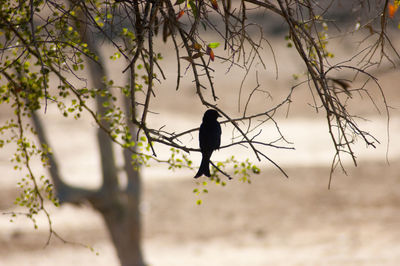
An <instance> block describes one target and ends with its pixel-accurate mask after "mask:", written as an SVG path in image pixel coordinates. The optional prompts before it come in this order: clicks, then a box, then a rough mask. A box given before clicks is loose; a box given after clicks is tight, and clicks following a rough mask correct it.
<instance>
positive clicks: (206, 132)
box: [194, 109, 221, 178]
mask: <svg viewBox="0 0 400 266" xmlns="http://www.w3.org/2000/svg"><path fill="white" fill-rule="evenodd" d="M218 117H221V116H220V115H219V114H218V112H217V111H216V110H214V109H209V110H207V111H206V112H205V113H204V116H203V123H201V125H200V132H199V142H200V151H201V154H202V159H201V164H200V168H199V171H198V172H197V174H196V175H195V176H194V178H198V177H200V176H202V175H205V176H208V177H210V176H211V174H210V158H211V154H212V153H213V151H214V150H216V149H219V146H220V145H221V126H220V125H219V123H218V121H217V118H218Z"/></svg>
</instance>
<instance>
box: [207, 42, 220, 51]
mask: <svg viewBox="0 0 400 266" xmlns="http://www.w3.org/2000/svg"><path fill="white" fill-rule="evenodd" d="M219 45H220V43H219V42H210V43H209V44H208V45H207V46H208V47H210V48H211V49H214V48H217V47H218V46H219Z"/></svg>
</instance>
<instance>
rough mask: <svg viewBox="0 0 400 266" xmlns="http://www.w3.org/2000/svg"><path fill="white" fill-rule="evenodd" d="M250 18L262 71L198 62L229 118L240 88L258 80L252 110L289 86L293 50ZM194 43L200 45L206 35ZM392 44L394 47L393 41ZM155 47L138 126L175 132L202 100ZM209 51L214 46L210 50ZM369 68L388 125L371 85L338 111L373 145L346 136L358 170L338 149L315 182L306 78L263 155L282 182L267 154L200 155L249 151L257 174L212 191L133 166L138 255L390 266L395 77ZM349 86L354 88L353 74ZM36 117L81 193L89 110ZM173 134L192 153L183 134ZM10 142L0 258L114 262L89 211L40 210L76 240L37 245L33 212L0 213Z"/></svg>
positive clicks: (178, 260)
mask: <svg viewBox="0 0 400 266" xmlns="http://www.w3.org/2000/svg"><path fill="white" fill-rule="evenodd" d="M252 15H253V16H254V17H255V19H257V20H258V22H259V24H261V25H262V26H263V30H264V32H263V34H264V37H265V38H266V39H267V40H268V41H269V43H270V45H271V47H272V49H273V53H272V52H271V48H270V47H269V46H265V48H264V49H263V51H262V58H263V60H264V62H265V64H266V69H264V68H263V67H262V65H261V64H259V65H256V66H255V68H254V70H253V71H252V72H250V74H249V75H248V76H247V78H246V80H245V82H244V83H243V84H244V85H243V87H242V89H240V84H241V82H242V80H243V78H244V73H243V71H242V70H240V69H232V70H231V71H229V72H227V71H226V69H227V67H228V66H227V65H224V64H219V63H218V62H216V63H213V65H212V67H213V68H214V69H215V72H214V77H215V87H216V88H217V91H216V92H217V96H218V97H219V101H218V106H219V107H221V108H223V109H224V110H227V111H228V112H229V114H230V115H232V116H233V117H234V116H238V115H239V114H240V112H243V106H244V103H245V102H246V100H247V97H248V94H249V93H250V92H251V91H252V90H253V89H254V88H255V87H256V86H257V84H258V83H259V84H261V89H263V90H265V91H266V92H268V95H267V96H265V95H264V96H263V97H256V98H254V99H253V100H252V101H251V103H250V106H251V108H253V109H254V110H256V109H257V108H258V107H260V108H261V107H262V108H265V106H274V105H276V104H277V103H279V102H281V101H282V100H283V99H284V98H286V97H287V95H288V93H289V92H290V89H291V87H292V86H294V85H295V84H297V83H298V81H297V80H295V79H294V78H293V75H299V76H301V75H303V74H304V72H305V69H304V66H303V64H302V63H301V61H300V60H299V59H300V58H299V57H298V56H297V55H296V53H295V51H294V49H293V48H288V47H287V41H286V40H285V38H284V35H285V34H286V29H285V28H283V26H282V25H281V22H279V21H276V20H275V18H273V17H267V16H265V14H258V13H257V14H252ZM344 18H345V16H344ZM344 23H345V21H344ZM350 26H351V25H349V27H350ZM338 35H339V36H340V34H338ZM397 35H398V34H397ZM393 36H394V35H393ZM358 37H359V36H357V34H356V33H355V34H354V35H346V36H340V37H338V38H335V39H332V40H330V44H329V46H330V47H332V51H333V52H334V53H335V58H334V59H332V61H334V62H340V61H341V60H344V59H345V58H347V57H348V56H349V55H350V54H353V53H355V52H356V51H358V50H359V49H361V48H360V44H359V43H357V42H355V40H357V38H358ZM207 38H208V39H209V40H210V41H213V38H215V36H213V35H209V36H207ZM392 41H393V44H394V46H395V47H397V48H400V38H398V37H397V39H393V40H392ZM157 45H159V46H160V47H164V46H165V51H166V52H165V53H164V54H163V56H164V59H163V60H162V62H161V64H162V66H164V70H165V74H166V76H167V80H166V81H163V82H162V84H157V85H156V87H155V90H156V97H155V98H154V99H153V101H152V103H151V110H152V111H153V112H154V114H152V115H151V116H150V117H149V118H148V121H149V123H151V124H152V126H154V127H161V126H165V127H166V129H168V130H171V131H174V130H176V132H181V131H184V130H187V129H191V128H194V127H198V126H199V125H200V123H201V118H202V115H203V112H204V111H205V108H204V107H203V106H202V105H201V103H200V101H199V100H198V98H197V96H196V94H195V88H194V86H193V83H192V80H191V77H190V72H189V71H188V73H186V74H184V75H185V76H187V78H186V79H185V80H183V83H182V87H181V89H180V90H179V91H175V82H176V62H175V60H176V58H175V55H174V54H168V52H167V51H168V47H170V46H169V45H171V43H167V44H164V43H158V44H157ZM102 49H103V52H104V54H106V55H107V56H106V58H107V57H108V54H112V52H111V51H110V49H109V46H108V44H107V43H104V44H103V45H102ZM222 49H223V48H222V47H220V48H217V49H215V53H216V55H218V52H219V51H222ZM274 56H275V58H276V60H277V62H276V63H277V67H276V66H275V62H274ZM125 66H126V65H125V63H124V62H113V63H112V65H111V63H110V65H108V68H109V69H108V71H109V73H110V75H111V78H112V79H114V80H116V81H118V80H120V82H121V84H123V79H121V72H122V69H123V68H124V67H125ZM276 69H277V70H278V71H276ZM372 72H373V73H372V74H374V75H375V76H376V77H377V78H378V81H379V84H380V85H381V87H382V88H383V91H384V93H385V96H386V99H387V102H388V105H389V106H390V112H391V113H390V123H389V126H388V117H387V116H386V115H385V112H384V108H383V102H382V99H380V98H379V94H380V92H379V89H378V88H377V87H376V86H375V85H374V84H372V83H369V85H368V86H370V87H368V90H369V91H370V94H371V97H372V98H373V99H376V104H377V106H378V108H379V110H380V112H379V111H377V109H376V108H375V106H374V104H372V103H371V101H369V100H368V99H366V98H365V97H362V96H361V95H355V96H354V97H353V99H352V103H351V110H352V111H353V113H354V114H355V115H357V116H360V117H363V118H365V120H362V121H360V125H361V127H362V128H363V129H365V130H367V131H369V132H370V133H371V134H373V135H374V136H375V137H376V138H377V139H378V140H379V141H380V145H378V146H377V148H376V149H371V148H366V147H365V145H364V144H363V143H361V142H360V143H356V144H355V149H354V150H355V153H356V155H357V159H358V161H357V162H358V167H354V165H353V164H352V162H351V160H350V159H349V158H346V157H344V158H343V162H344V165H345V169H346V171H347V174H345V173H344V172H343V171H341V170H340V169H337V171H336V172H335V173H334V175H333V180H332V184H331V188H330V189H329V190H328V182H329V175H330V169H331V163H332V159H333V156H334V149H333V147H332V146H333V145H332V144H331V142H330V137H329V135H328V127H327V124H326V121H325V115H324V114H323V113H316V112H315V109H314V108H312V104H313V98H312V94H311V93H310V89H309V88H308V87H307V85H305V86H300V87H297V88H296V89H295V90H294V91H293V96H292V104H291V105H290V108H286V109H284V110H281V111H280V112H278V113H277V114H276V116H275V120H276V121H277V122H278V124H279V128H280V130H281V132H282V134H283V135H284V136H285V138H286V139H287V140H288V141H289V142H290V143H292V144H291V145H289V146H292V147H294V148H295V150H284V149H274V148H271V149H270V150H267V151H266V153H267V154H268V156H270V158H271V159H272V160H274V161H275V162H276V163H277V164H279V165H280V166H281V167H282V168H284V170H285V171H286V172H287V173H288V175H289V178H285V177H284V176H283V175H282V174H281V173H280V172H279V170H278V169H276V168H275V167H274V166H273V165H271V164H270V163H269V162H265V161H263V162H261V163H258V164H257V160H256V158H255V157H254V155H253V154H252V153H251V152H250V151H249V150H248V149H244V148H241V147H239V148H228V149H223V150H220V151H218V152H216V153H215V154H214V155H213V160H217V161H218V160H224V159H226V158H228V157H230V156H232V155H234V156H235V157H236V158H240V159H246V158H249V159H250V160H252V161H253V162H254V163H256V165H258V166H259V167H260V168H261V174H259V175H254V176H252V177H251V184H248V183H243V182H240V181H239V180H231V181H228V180H226V186H221V185H215V184H214V183H211V182H208V184H207V185H206V186H204V185H203V184H202V182H203V181H207V179H206V178H205V177H202V178H203V179H201V180H200V182H197V181H196V180H194V179H193V178H192V177H193V176H194V174H195V172H194V171H190V170H176V171H168V169H167V168H166V167H165V166H162V165H157V164H155V163H154V164H152V165H151V167H148V168H144V169H143V170H142V176H143V196H142V202H141V213H142V217H143V229H144V231H143V245H144V247H143V248H144V255H145V260H146V262H147V263H148V264H149V265H156V266H158V265H160V266H167V265H168V266H179V265H230V266H236V265H237V266H239V265H393V266H394V265H398V261H400V245H399V243H400V174H399V173H400V171H399V170H400V165H399V162H400V138H399V134H398V132H399V131H400V113H399V109H398V108H399V107H400V106H399V105H400V92H399V89H400V87H399V85H398V84H400V75H399V74H398V71H396V70H395V69H393V68H391V66H390V65H387V66H386V65H383V66H381V68H380V69H379V70H376V71H374V70H372ZM349 77H350V76H347V77H338V78H349ZM360 82H361V81H360ZM352 86H354V87H360V86H362V84H361V83H357V82H355V83H353V84H352ZM241 97H242V98H241ZM0 109H1V110H0V122H2V123H3V122H4V121H6V120H7V119H8V118H9V117H10V116H12V115H13V114H12V111H11V110H8V109H7V108H5V107H4V106H0ZM40 116H41V118H42V120H43V121H44V122H45V126H46V131H47V132H48V135H49V137H50V141H51V144H52V146H53V150H54V152H55V154H56V155H57V156H58V158H59V160H60V164H61V165H60V167H61V171H62V173H63V177H64V178H65V180H66V181H67V182H68V183H69V184H75V185H80V186H84V187H88V188H97V187H99V186H100V182H101V180H100V177H99V176H100V170H99V156H98V151H97V146H96V140H95V139H94V136H95V133H96V126H95V124H94V122H92V121H91V119H90V117H89V116H85V115H84V116H83V117H82V118H81V119H79V120H74V119H73V118H63V117H62V116H61V114H60V113H59V111H58V110H57V108H56V106H54V105H53V104H52V103H50V102H49V106H48V110H47V112H46V113H44V112H42V113H41V114H40ZM222 130H223V139H222V143H223V144H224V143H225V144H228V143H229V141H230V138H231V129H230V128H228V127H222ZM263 134H265V138H266V140H267V141H271V140H273V139H275V138H276V137H277V132H276V128H275V127H274V125H273V124H271V125H268V124H267V125H265V127H263ZM185 141H186V142H187V144H188V145H189V146H193V147H196V146H197V145H198V144H197V133H195V134H193V135H192V136H190V137H188V138H187V139H185ZM14 149H15V147H13V146H12V145H8V146H6V148H3V149H2V150H1V153H0V173H1V178H0V212H1V213H3V215H1V216H0V228H1V230H0V265H1V266H3V265H7V266H21V265H32V266H33V265H35V266H36V265H40V266H47V265H55V264H57V265H58V266H64V265H76V266H78V265H118V259H117V257H116V252H115V250H114V248H113V246H112V244H111V242H110V239H109V235H108V233H107V231H106V229H105V226H104V224H103V220H102V219H101V217H100V215H99V214H98V213H97V212H95V211H93V210H92V209H91V208H90V207H89V206H86V205H82V206H74V205H69V204H66V205H63V206H61V207H59V208H55V207H52V206H49V210H50V213H51V216H52V221H53V226H54V229H55V230H56V231H57V232H58V234H59V235H60V236H62V237H63V238H65V239H66V240H68V241H71V242H73V243H76V244H71V243H68V244H65V243H63V242H62V241H60V240H58V239H56V238H53V239H52V240H51V242H50V245H48V246H46V245H45V244H46V241H47V238H48V226H47V222H46V219H45V217H43V216H41V215H40V216H39V217H38V219H37V222H38V226H39V228H38V229H36V230H35V229H34V228H33V224H32V222H31V221H29V220H28V219H26V218H24V217H23V216H21V217H16V218H14V217H11V216H10V215H9V214H7V213H9V212H11V211H17V212H18V211H19V209H18V208H17V207H16V206H15V205H14V204H13V203H14V200H15V198H16V197H17V196H18V195H19V192H18V189H17V186H16V183H17V182H18V181H19V180H20V177H21V173H20V172H18V171H14V170H13V164H12V163H10V157H11V156H12V154H13V150H14ZM168 150H169V149H168V148H165V147H160V146H157V147H156V151H157V152H158V154H159V156H160V158H163V156H164V157H166V158H167V157H168V154H169V153H168ZM189 156H190V158H191V159H192V160H193V161H194V164H195V165H199V163H200V156H199V154H195V153H191V154H189ZM34 171H36V172H39V173H41V172H43V173H46V172H45V170H43V169H41V164H40V163H39V162H37V164H35V165H34ZM228 172H229V169H228ZM204 187H205V188H207V189H208V193H201V194H200V195H195V194H194V193H193V190H194V189H195V188H204ZM198 199H201V200H202V204H201V205H197V204H196V201H197V200H198ZM10 219H12V220H13V221H12V222H10ZM82 245H83V246H82ZM84 246H88V247H90V248H85V247H84ZM91 248H92V249H93V250H92V251H91Z"/></svg>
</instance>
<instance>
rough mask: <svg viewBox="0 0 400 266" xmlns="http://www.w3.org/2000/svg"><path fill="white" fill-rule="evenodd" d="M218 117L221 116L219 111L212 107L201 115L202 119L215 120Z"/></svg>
mask: <svg viewBox="0 0 400 266" xmlns="http://www.w3.org/2000/svg"><path fill="white" fill-rule="evenodd" d="M218 117H221V116H220V115H219V113H218V112H217V111H216V110H214V109H208V110H207V111H206V112H205V113H204V116H203V121H215V120H217V118H218Z"/></svg>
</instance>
